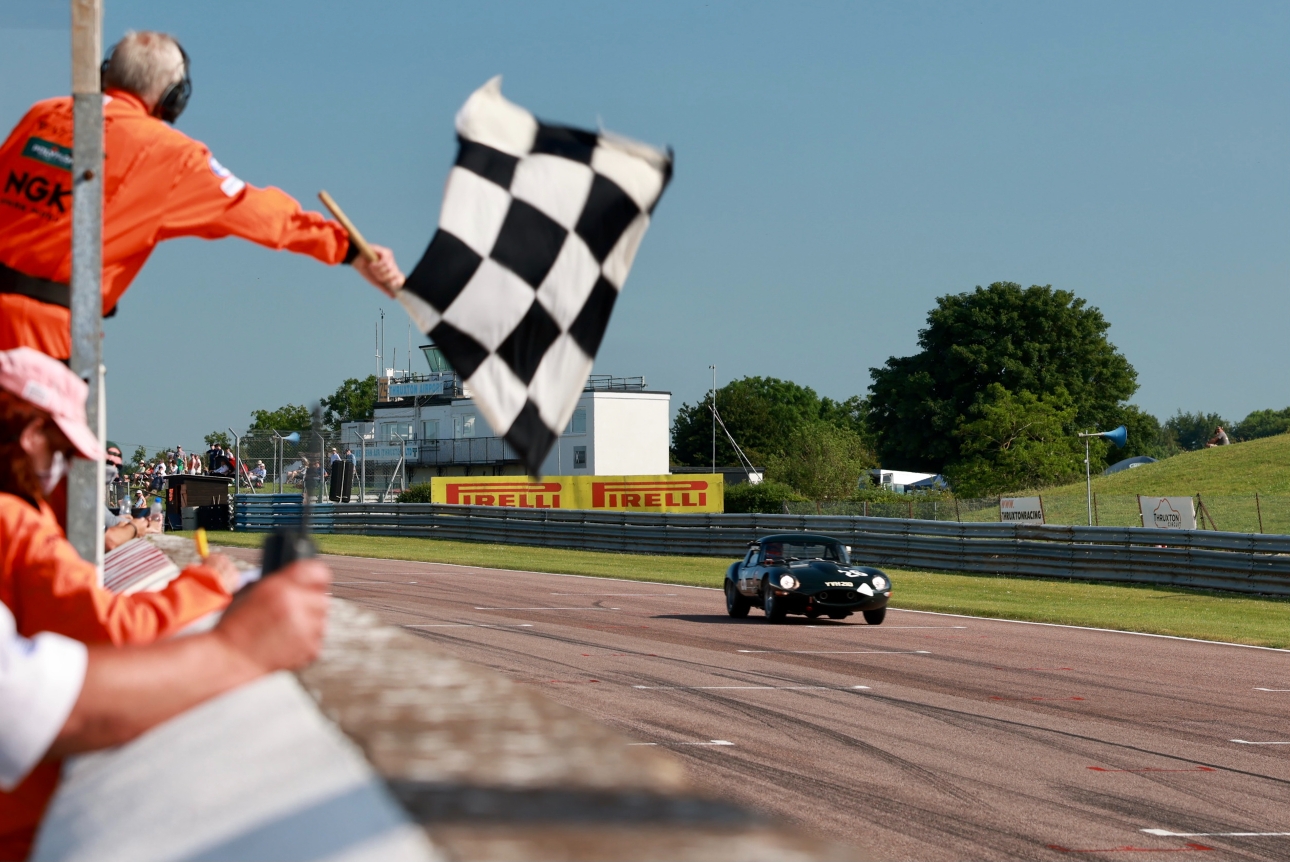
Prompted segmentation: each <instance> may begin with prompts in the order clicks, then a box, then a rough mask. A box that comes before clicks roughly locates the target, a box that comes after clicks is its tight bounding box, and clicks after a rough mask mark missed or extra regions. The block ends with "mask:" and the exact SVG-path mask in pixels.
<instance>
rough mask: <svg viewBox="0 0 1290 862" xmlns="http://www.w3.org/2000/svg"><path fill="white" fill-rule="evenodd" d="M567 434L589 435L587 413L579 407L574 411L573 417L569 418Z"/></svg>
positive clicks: (566, 427)
mask: <svg viewBox="0 0 1290 862" xmlns="http://www.w3.org/2000/svg"><path fill="white" fill-rule="evenodd" d="M564 433H566V434H586V433H587V411H586V410H585V409H584V408H582V407H579V408H578V409H577V410H575V411H573V416H571V417H569V424H568V425H566V426H565V429H564Z"/></svg>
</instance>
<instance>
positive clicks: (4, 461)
mask: <svg viewBox="0 0 1290 862" xmlns="http://www.w3.org/2000/svg"><path fill="white" fill-rule="evenodd" d="M86 392H87V387H86V385H85V383H84V381H82V380H81V379H80V378H79V377H77V376H76V375H75V374H73V373H72V372H71V371H69V370H68V369H67V367H66V366H65V365H63V364H62V363H61V362H58V361H57V360H54V359H50V358H49V357H48V356H45V355H44V354H42V353H39V352H38V351H35V350H32V349H30V348H26V347H19V348H15V349H14V350H6V351H0V548H3V549H4V550H3V552H0V601H3V602H4V603H5V604H7V605H8V606H9V607H10V608H12V609H14V610H15V615H16V616H17V617H18V631H19V633H20V634H24V635H30V634H32V633H35V632H39V631H50V632H57V633H59V634H64V635H67V636H68V637H72V638H76V639H77V640H79V641H83V642H85V643H100V642H108V643H113V644H116V645H118V646H120V645H122V644H131V643H149V642H151V641H154V640H156V639H157V638H160V637H165V636H166V635H169V634H173V633H174V632H176V631H178V630H179V629H181V628H183V627H184V626H185V625H187V624H188V623H190V622H192V621H193V620H195V619H197V618H198V617H201V616H204V615H206V614H208V613H210V612H211V611H215V610H219V609H221V608H223V607H224V606H225V605H227V604H228V602H229V599H230V597H231V592H230V591H231V589H233V588H234V587H235V586H236V584H237V570H236V569H235V568H234V567H233V564H232V563H231V562H230V561H229V560H228V558H226V557H223V556H219V555H215V556H212V557H210V558H209V559H208V560H207V562H206V564H205V565H201V566H191V567H189V568H188V569H186V570H185V571H184V572H183V573H182V574H181V575H180V576H179V577H178V578H176V579H175V580H174V581H171V583H170V584H169V585H167V586H166V588H165V589H163V590H161V591H159V592H141V593H135V594H133V595H129V596H124V595H116V594H114V593H112V592H109V591H108V590H105V589H103V588H101V587H100V586H99V585H98V571H97V570H96V569H95V567H94V566H93V565H92V564H90V563H87V562H85V561H84V560H82V559H81V558H80V556H79V555H78V554H77V553H76V550H75V549H74V548H73V547H72V546H71V544H70V543H69V542H68V541H67V538H66V537H65V536H64V535H63V531H62V529H61V528H60V527H59V526H58V522H57V521H56V520H55V518H54V513H53V510H52V509H50V507H49V506H48V504H47V503H46V497H47V496H48V495H49V494H50V493H51V492H52V491H53V489H54V488H55V487H56V486H57V485H58V483H59V482H60V481H62V479H63V477H64V476H65V475H66V473H67V467H68V464H69V463H70V459H71V458H73V457H77V456H79V457H81V458H89V459H91V460H101V459H102V458H103V457H104V452H103V449H102V447H101V446H100V445H99V442H98V440H97V439H96V438H95V436H94V433H93V432H92V431H90V429H89V426H88V425H87V424H86V422H85V396H86Z"/></svg>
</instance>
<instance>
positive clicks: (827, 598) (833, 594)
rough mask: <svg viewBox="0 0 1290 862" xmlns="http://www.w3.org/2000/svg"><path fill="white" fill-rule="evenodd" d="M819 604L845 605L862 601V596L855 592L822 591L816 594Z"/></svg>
mask: <svg viewBox="0 0 1290 862" xmlns="http://www.w3.org/2000/svg"><path fill="white" fill-rule="evenodd" d="M815 601H816V603H817V604H825V605H828V604H833V605H844V604H850V603H852V602H858V601H860V594H859V593H857V592H856V591H855V590H821V591H820V592H818V593H816V594H815Z"/></svg>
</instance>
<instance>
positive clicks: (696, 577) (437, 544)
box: [212, 533, 1290, 648]
mask: <svg viewBox="0 0 1290 862" xmlns="http://www.w3.org/2000/svg"><path fill="white" fill-rule="evenodd" d="M212 538H213V540H214V541H213V543H214V544H218V545H226V546H235V547H242V548H258V547H260V545H261V544H262V543H263V542H264V536H263V535H262V534H256V533H219V534H217V535H215V536H213V537H212ZM314 540H315V541H316V542H317V544H318V549H319V550H320V551H322V552H323V553H325V554H339V555H342V556H351V557H375V558H377V559H387V560H414V561H418V562H426V563H456V564H459V565H468V566H484V567H488V568H497V569H519V570H525V571H534V572H554V573H558V574H569V575H594V576H598V577H606V578H629V579H632V580H638V581H654V582H657V583H666V584H684V585H688V586H698V587H720V586H721V581H722V578H723V577H724V576H725V571H726V567H727V566H728V565H729V564H730V562H731V559H728V558H724V557H671V556H635V555H630V554H612V553H604V552H598V551H565V550H559V549H556V548H530V547H521V546H516V545H485V544H474V543H471V542H448V541H441V540H438V539H411V538H393V537H384V536H321V535H320V536H315V537H314ZM890 572H891V574H892V577H893V582H894V583H895V592H894V594H893V596H892V607H894V608H906V609H909V610H920V611H941V612H943V613H954V614H967V615H969V616H981V617H1000V618H1003V619H1014V620H1030V621H1033V622H1045V623H1064V624H1067V625H1077V626H1091V627H1094V628H1106V629H1120V630H1123V631H1135V632H1150V633H1152V634H1164V635H1177V636H1179V637H1192V638H1201V639H1204V640H1221V641H1230V642H1232V643H1243V644H1252V645H1255V646H1271V647H1282V648H1285V647H1290V600H1284V599H1267V598H1258V597H1254V596H1240V595H1232V594H1230V593H1221V592H1213V591H1209V590H1191V589H1184V588H1180V587H1158V586H1127V585H1121V584H1109V583H1089V582H1083V581H1063V580H1050V579H1045V578H1012V577H998V576H992V575H963V574H943V573H936V572H918V571H906V570H901V569H891V570H890ZM712 605H713V612H714V613H717V612H720V611H721V610H722V602H721V599H720V597H717V596H714V597H713V599H712Z"/></svg>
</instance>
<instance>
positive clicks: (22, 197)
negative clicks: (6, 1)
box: [0, 31, 403, 359]
mask: <svg viewBox="0 0 1290 862" xmlns="http://www.w3.org/2000/svg"><path fill="white" fill-rule="evenodd" d="M103 86H104V90H105V95H104V108H103V145H104V152H105V158H104V178H103V313H104V315H108V314H111V313H112V312H113V311H114V310H115V309H116V305H117V302H119V301H120V299H121V295H122V294H124V293H125V291H126V289H127V288H128V287H129V286H130V282H131V281H132V280H133V279H134V277H135V275H137V274H138V272H139V270H140V269H141V268H142V267H143V265H144V263H145V262H146V261H147V259H148V255H150V254H151V253H152V249H153V248H154V247H155V246H156V244H157V243H158V242H160V241H162V240H165V239H170V238H172V237H180V236H197V237H202V238H204V239H219V238H221V237H226V236H240V237H242V238H243V239H248V240H250V241H251V242H255V243H259V244H260V245H264V246H268V247H269V248H274V249H286V250H288V251H294V252H297V253H300V254H307V255H309V256H311V257H314V258H317V259H318V260H320V261H322V262H323V263H326V264H336V263H342V262H343V263H351V264H353V265H354V268H355V269H357V270H358V271H359V272H360V273H361V274H362V275H363V277H364V278H366V279H367V280H368V281H370V282H371V283H372V284H374V285H376V286H377V287H379V288H381V289H382V290H384V291H386V292H387V293H388V294H390V295H393V292H394V290H395V289H397V288H398V287H400V286H401V285H402V283H403V275H402V273H401V272H400V271H399V268H398V265H397V264H396V263H395V260H394V254H393V253H392V252H391V251H390V250H389V249H387V248H384V247H380V246H373V249H374V250H375V251H376V252H377V255H378V257H377V260H376V261H374V262H371V263H369V262H368V261H366V260H364V259H363V258H361V257H358V256H357V250H356V249H355V248H354V246H353V245H352V244H351V243H350V242H349V237H348V235H347V234H346V232H345V229H344V228H343V227H341V225H340V224H339V223H337V222H334V221H330V220H328V219H325V218H323V216H321V215H319V214H318V213H314V212H305V211H303V210H302V209H301V207H300V204H298V203H297V202H296V201H295V200H294V199H293V198H292V197H291V196H290V195H288V194H286V193H285V192H283V191H281V190H279V189H275V188H272V187H270V188H263V189H260V188H256V187H254V186H251V185H248V184H247V183H245V182H244V181H242V180H241V179H239V178H238V177H236V176H234V175H233V174H232V173H231V172H230V171H229V170H228V169H227V168H225V167H224V166H223V165H221V164H220V163H219V162H218V161H217V160H216V159H215V157H214V156H213V155H211V152H210V150H209V149H207V148H206V146H205V145H204V144H202V143H200V142H198V141H194V140H193V139H192V138H189V137H188V136H187V135H185V134H183V133H182V132H179V131H177V130H175V129H174V128H172V127H171V126H170V125H169V123H170V122H173V121H174V120H175V119H176V118H177V117H178V116H179V113H180V112H181V111H182V110H183V108H184V106H185V105H186V104H187V101H188V94H189V93H191V91H192V83H191V79H190V78H189V75H188V57H187V55H186V54H185V53H184V52H183V49H182V48H180V46H179V43H178V42H176V41H175V39H174V38H173V37H172V36H168V35H166V34H164V33H155V32H149V31H145V32H139V33H134V32H131V33H127V34H126V36H125V38H123V39H122V40H121V41H120V42H118V43H117V44H116V46H115V47H114V48H113V49H112V52H111V53H110V54H109V56H108V59H107V60H105V61H104V64H103ZM71 147H72V100H71V98H70V97H66V96H64V97H61V98H56V99H48V100H46V101H43V102H38V103H36V104H35V105H34V106H32V108H31V109H30V110H28V111H27V114H26V116H24V117H23V118H22V120H21V121H20V122H19V123H18V125H17V126H16V127H15V128H14V130H13V131H12V132H11V133H10V134H9V137H8V139H7V140H6V141H5V142H4V144H3V146H0V350H7V349H10V348H14V347H19V346H26V347H32V348H35V349H36V350H39V351H41V352H42V353H45V354H47V355H49V356H53V357H54V358H56V359H67V358H68V357H70V356H71V334H70V321H71V313H70V311H69V309H68V306H69V302H70V293H69V288H68V287H67V284H68V280H69V278H70V271H71V218H72V191H71V190H72V175H71V166H72V149H71Z"/></svg>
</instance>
